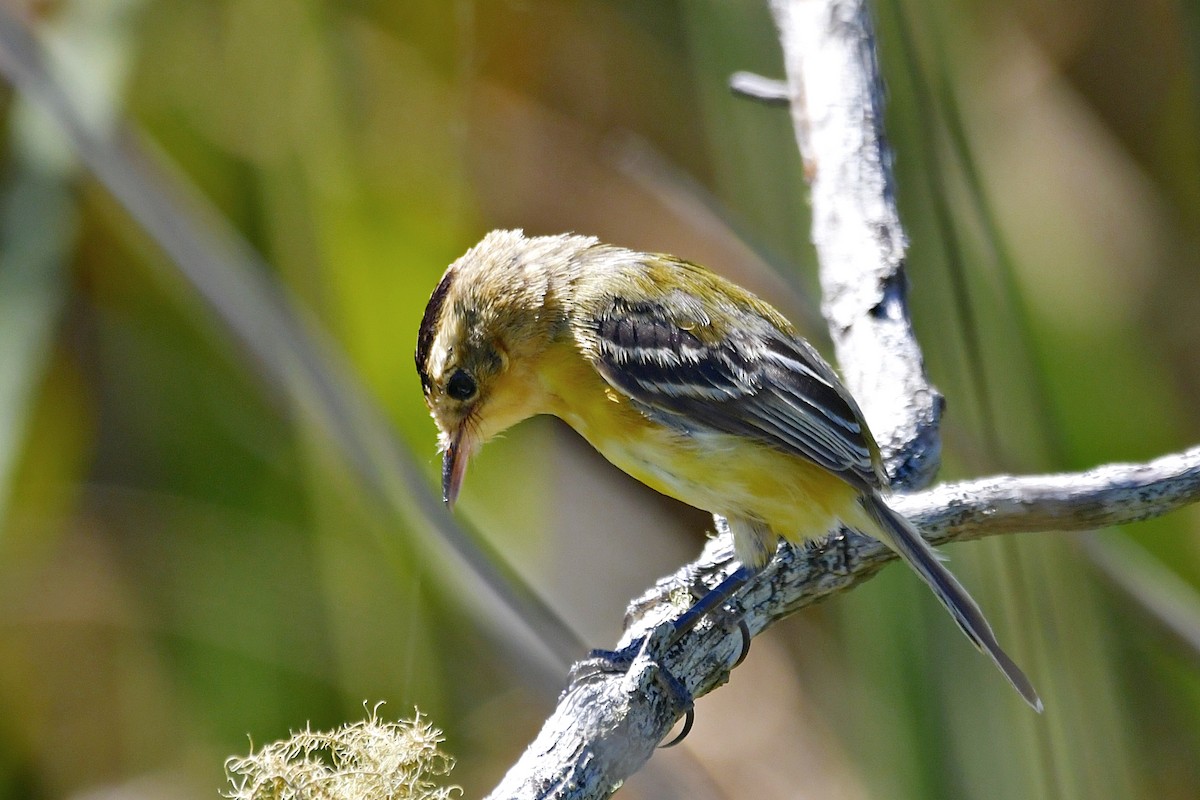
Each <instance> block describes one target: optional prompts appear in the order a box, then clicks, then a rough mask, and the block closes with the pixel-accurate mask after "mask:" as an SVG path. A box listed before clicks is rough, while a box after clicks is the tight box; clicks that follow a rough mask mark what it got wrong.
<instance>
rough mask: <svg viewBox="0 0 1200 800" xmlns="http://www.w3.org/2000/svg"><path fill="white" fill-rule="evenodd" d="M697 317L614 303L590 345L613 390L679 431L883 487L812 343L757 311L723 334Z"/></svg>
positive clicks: (847, 404) (848, 407)
mask: <svg viewBox="0 0 1200 800" xmlns="http://www.w3.org/2000/svg"><path fill="white" fill-rule="evenodd" d="M675 305H678V304H672V307H674V306H675ZM693 305H694V302H693ZM694 311H695V309H693V313H690V314H686V316H687V317H688V318H687V319H681V318H680V317H681V316H683V315H681V314H679V313H672V311H671V309H670V308H668V307H667V306H666V305H664V304H660V303H655V302H652V301H631V300H626V299H622V298H614V299H613V301H612V302H611V303H607V304H605V306H604V307H603V308H602V309H600V310H599V311H598V313H595V314H594V315H593V316H592V317H591V318H590V319H589V320H588V321H587V322H586V325H587V327H588V328H589V330H588V334H589V335H588V336H587V338H588V339H589V345H590V346H589V347H587V348H585V349H587V350H589V351H590V352H589V357H590V358H591V360H592V363H593V365H594V366H595V368H596V370H597V371H598V372H599V373H600V374H601V375H602V376H603V377H604V379H605V380H606V381H607V382H608V383H609V384H610V385H611V386H612V387H613V388H614V389H616V390H618V391H620V392H622V393H623V394H625V395H627V396H628V397H630V398H631V399H632V400H633V401H635V402H636V403H637V404H639V405H640V406H642V407H643V408H644V409H645V410H646V411H647V412H648V413H650V414H651V415H656V416H659V417H660V418H664V421H667V422H669V423H673V424H675V425H677V426H678V427H680V428H681V429H683V430H687V429H693V430H694V429H697V428H705V427H707V428H709V429H711V430H716V431H720V432H723V433H731V434H737V435H741V436H747V437H750V438H753V439H756V440H758V441H760V442H762V443H764V444H766V445H768V446H770V447H774V448H776V449H779V450H782V451H784V452H787V453H794V454H797V455H800V456H803V457H804V458H807V459H809V460H811V461H813V462H815V463H817V464H819V465H821V466H822V467H825V468H826V469H828V470H830V471H831V472H834V473H837V474H839V475H841V476H842V477H843V478H844V479H845V480H847V481H848V482H850V483H851V484H853V485H855V486H859V487H867V486H871V487H878V486H880V484H881V478H880V472H879V469H878V449H877V448H876V446H875V444H874V442H873V440H872V439H871V434H870V432H869V431H868V430H867V428H866V425H865V423H864V422H863V418H862V413H861V412H860V411H859V409H858V406H857V405H856V404H855V402H854V400H853V399H852V398H851V397H850V395H849V394H848V393H847V391H846V390H845V388H844V387H843V386H842V384H841V382H840V381H839V380H838V378H837V376H836V375H835V374H834V372H833V370H832V369H831V368H830V367H829V365H828V364H826V363H825V362H824V360H823V359H822V358H821V357H820V355H818V354H817V352H816V351H815V350H813V349H812V347H810V346H809V345H808V344H807V343H806V342H804V341H803V340H801V339H800V338H798V337H796V336H794V335H792V334H790V333H787V332H785V331H783V330H780V328H779V327H778V326H777V325H776V324H774V323H773V322H772V321H771V320H769V319H767V318H766V317H764V316H762V315H761V314H759V313H756V312H755V311H754V310H753V309H747V308H739V309H738V311H739V312H741V313H738V314H737V316H736V319H737V323H736V324H735V325H730V326H729V328H728V330H724V331H722V332H720V333H718V332H717V331H716V329H715V328H713V327H712V321H711V318H710V316H709V315H708V314H706V313H694Z"/></svg>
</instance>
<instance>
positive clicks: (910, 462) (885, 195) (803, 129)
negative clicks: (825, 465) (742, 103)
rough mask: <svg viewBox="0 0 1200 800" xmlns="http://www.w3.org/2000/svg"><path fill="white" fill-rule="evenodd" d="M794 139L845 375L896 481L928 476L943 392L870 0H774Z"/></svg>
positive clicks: (935, 460) (936, 454) (915, 484)
mask: <svg viewBox="0 0 1200 800" xmlns="http://www.w3.org/2000/svg"><path fill="white" fill-rule="evenodd" d="M771 11H772V13H773V14H774V16H775V22H776V24H777V25H778V27H779V34H780V42H781V43H782V45H783V55H784V66H785V68H786V70H787V77H788V85H789V87H790V90H791V99H792V118H793V121H794V123H795V129H796V140H797V142H798V144H799V146H800V154H801V156H802V157H803V158H804V164H805V171H806V173H807V175H808V177H809V180H810V182H811V184H812V217H813V223H812V225H813V231H812V235H813V244H814V245H815V246H816V248H817V255H818V258H819V262H820V275H821V288H822V291H823V293H824V302H823V305H822V309H823V311H824V313H825V318H826V320H827V321H828V323H829V332H830V335H831V336H832V337H833V343H834V347H835V349H836V351H837V357H838V364H839V366H840V367H841V371H842V377H843V378H844V379H845V381H846V384H847V386H849V387H850V390H851V393H852V394H853V395H854V396H855V397H856V398H857V399H858V401H859V403H860V404H861V405H862V408H863V413H864V414H865V415H866V417H867V422H868V423H869V424H870V426H871V430H872V431H873V432H874V433H875V437H876V439H877V440H878V441H879V445H880V449H881V450H882V451H883V455H884V461H885V463H886V465H887V468H888V474H889V475H890V476H891V478H892V482H893V484H894V485H896V486H902V487H905V488H919V487H922V486H926V485H928V484H929V483H930V481H932V480H933V476H934V474H936V472H937V469H938V465H939V463H940V460H941V439H940V435H939V422H940V419H941V412H942V396H941V394H940V393H939V392H938V391H937V389H935V388H934V387H933V386H932V385H930V383H929V380H928V379H927V378H926V376H925V369H924V364H923V361H922V358H921V349H920V347H919V346H918V345H917V340H916V336H915V334H914V332H913V329H912V324H911V322H910V320H909V317H908V309H907V306H906V293H907V279H906V277H905V274H904V251H905V249H906V247H907V241H906V239H905V236H904V230H903V228H902V227H901V225H900V214H899V212H898V211H897V209H896V201H895V191H894V188H893V180H892V155H891V150H890V149H889V148H888V145H887V141H886V139H885V137H884V133H883V87H882V82H881V80H880V78H879V68H878V64H877V63H876V60H875V33H874V30H873V29H872V25H871V18H870V13H869V10H868V8H867V5H866V2H865V0H772V2H771Z"/></svg>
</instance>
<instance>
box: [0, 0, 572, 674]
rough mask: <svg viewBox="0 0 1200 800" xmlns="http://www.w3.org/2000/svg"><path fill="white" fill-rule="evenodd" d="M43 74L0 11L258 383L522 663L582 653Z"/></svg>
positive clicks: (263, 278)
mask: <svg viewBox="0 0 1200 800" xmlns="http://www.w3.org/2000/svg"><path fill="white" fill-rule="evenodd" d="M45 64H46V61H45V54H44V52H43V50H42V48H41V47H40V46H39V44H38V43H37V42H36V41H35V40H34V39H33V38H32V37H31V35H30V34H29V32H28V31H27V30H26V28H25V27H24V25H22V24H21V22H20V21H18V20H17V19H16V18H15V17H14V16H13V13H12V12H11V11H10V10H9V9H7V8H4V7H3V6H0V71H2V72H3V73H4V75H5V77H6V78H7V79H8V80H9V81H10V82H11V83H12V84H13V85H14V86H15V87H16V89H17V90H18V92H19V93H20V94H21V95H22V96H23V97H25V98H28V99H29V100H30V101H31V102H34V103H37V104H38V105H39V106H40V107H41V108H42V109H43V110H44V111H46V112H47V113H48V114H49V115H50V116H51V117H52V118H53V119H54V120H55V121H56V122H57V123H58V125H59V126H60V127H61V129H62V130H63V131H64V132H65V133H66V135H67V137H68V139H69V140H70V142H71V144H72V145H73V147H74V149H75V152H76V153H77V154H78V156H79V158H80V159H81V160H82V162H83V163H84V164H85V165H86V167H87V168H88V169H89V170H90V171H91V172H92V173H93V174H94V175H95V176H96V178H97V179H98V180H99V181H100V182H101V183H102V184H103V185H104V186H105V188H106V189H107V190H108V191H109V192H110V193H111V194H112V196H113V197H114V198H116V199H117V201H118V202H120V203H121V205H123V206H124V208H125V209H126V211H127V212H128V213H129V214H130V216H131V217H133V219H134V220H136V221H137V223H138V224H139V225H140V226H141V227H142V228H143V229H144V230H145V231H146V233H147V234H148V235H150V236H151V237H152V238H153V239H154V241H155V242H156V243H157V244H158V245H159V246H160V247H161V248H162V249H163V250H164V251H165V252H166V254H167V255H168V256H169V257H170V261H171V266H173V267H174V269H175V271H176V273H177V275H178V276H179V277H182V278H183V279H184V281H185V282H186V283H187V284H188V285H189V286H190V287H191V288H192V289H193V290H194V291H195V293H196V294H197V295H199V296H200V297H201V298H202V299H203V300H204V301H205V302H206V303H207V304H208V306H209V308H211V310H212V311H213V313H214V314H215V315H216V316H217V317H218V318H219V319H220V320H221V322H222V323H223V324H224V326H225V327H226V329H227V330H228V331H229V332H230V333H231V334H232V335H233V337H234V338H235V339H236V340H237V341H238V343H239V344H240V345H241V347H242V348H243V349H244V351H245V352H246V353H247V354H248V355H250V356H251V357H252V359H253V361H254V362H255V364H256V365H257V366H258V368H259V371H260V374H261V375H262V376H263V377H264V378H266V379H267V380H268V382H269V383H270V384H271V385H272V386H273V387H274V388H275V389H276V390H278V391H280V392H282V393H283V394H284V396H286V397H287V398H289V400H291V401H292V403H293V404H294V406H295V407H296V408H297V409H298V410H299V411H300V416H301V418H302V419H303V420H304V421H306V422H308V423H310V424H312V425H314V426H315V427H316V428H317V429H319V430H320V431H321V432H322V433H323V434H324V435H325V436H326V437H327V438H328V440H329V441H330V442H332V443H333V444H334V446H335V447H336V448H337V449H338V450H340V452H341V453H342V455H343V457H344V458H345V459H346V461H347V462H348V463H349V464H350V465H351V467H352V468H353V469H354V470H355V471H356V472H357V473H358V475H359V478H360V479H361V481H362V482H363V484H364V485H365V486H366V487H368V488H369V489H370V490H371V492H372V494H373V495H374V496H375V497H376V498H378V499H379V500H380V501H381V503H382V505H383V507H384V508H385V509H386V510H387V511H388V512H390V513H391V514H393V515H395V516H396V517H397V518H398V519H400V520H403V521H404V522H406V523H407V525H408V526H409V527H411V528H412V529H413V530H416V531H421V532H432V533H433V534H434V535H433V536H430V537H421V536H418V537H416V538H417V540H418V541H423V542H426V543H427V546H426V547H425V548H424V549H425V552H426V555H428V556H429V557H430V560H431V561H432V562H433V563H435V564H436V565H437V568H438V569H439V570H440V571H441V573H442V574H443V575H445V576H446V577H447V578H448V580H450V581H453V582H454V583H455V584H457V585H458V586H459V587H460V590H461V593H462V594H464V595H466V596H468V597H470V598H471V599H472V600H473V601H474V603H473V606H474V608H475V610H476V611H477V612H479V613H480V614H481V615H483V616H485V617H487V618H489V620H490V621H491V622H492V623H494V624H498V625H499V629H500V630H504V631H506V633H507V634H508V635H507V637H506V639H507V641H508V642H509V644H510V646H514V647H515V648H516V651H517V653H518V654H519V655H521V656H523V657H524V658H529V657H530V656H531V655H532V652H531V649H530V648H529V647H528V646H527V645H529V644H531V643H535V642H536V643H538V644H540V645H541V646H542V648H544V649H542V650H539V653H540V655H541V656H543V658H541V659H540V660H539V662H538V663H540V664H542V665H543V666H546V667H547V668H553V669H557V668H559V667H561V665H562V664H565V663H569V661H570V660H571V659H573V658H575V657H577V656H579V655H580V654H582V652H583V645H582V644H581V643H580V642H579V639H578V637H576V636H575V634H574V633H573V632H572V631H571V630H570V628H569V627H568V626H567V625H566V624H565V623H564V622H563V621H562V620H561V619H560V618H559V617H558V616H557V615H556V614H555V613H554V612H553V610H552V609H550V608H549V607H548V606H547V605H546V604H545V603H543V602H542V601H541V600H540V599H539V598H538V597H537V595H536V594H535V593H534V592H533V591H532V590H531V589H530V588H529V587H528V586H527V585H526V584H525V583H524V582H523V581H522V580H521V579H520V578H519V577H518V576H517V575H516V574H515V573H514V572H513V571H512V570H511V569H510V568H509V567H508V566H507V565H506V563H505V561H504V560H503V559H502V557H501V556H500V555H499V554H498V553H497V552H495V550H494V549H492V548H491V547H489V546H488V545H487V544H486V542H484V541H483V540H482V539H481V538H480V537H479V536H477V535H474V534H472V533H469V532H468V531H467V530H466V529H465V528H464V527H462V526H460V525H458V524H457V523H456V522H455V521H454V520H453V518H451V517H450V515H449V513H448V512H447V511H445V509H444V508H443V507H442V505H441V503H440V502H439V501H438V499H437V498H436V497H435V496H434V494H433V493H432V492H431V491H430V487H429V485H428V483H427V482H426V480H425V479H424V477H423V475H422V473H421V470H420V469H419V468H418V466H417V465H416V463H415V462H414V461H413V459H411V458H410V457H409V455H408V453H407V451H405V450H404V448H403V447H401V446H400V445H399V443H398V442H397V441H396V439H395V436H394V433H393V431H392V429H391V428H390V426H389V425H388V423H387V421H386V418H385V417H384V415H383V413H382V412H381V411H380V409H378V408H377V407H376V406H375V405H374V404H373V403H372V402H371V400H370V399H369V398H368V396H367V394H366V392H365V390H364V389H363V388H362V387H361V386H360V384H359V383H358V381H357V380H356V379H355V378H354V377H353V374H352V372H351V370H350V368H349V366H348V365H347V364H346V363H345V359H344V357H343V356H342V355H341V354H340V353H339V352H338V350H337V348H336V346H335V345H334V344H333V343H332V342H330V341H328V340H327V339H326V338H325V337H324V336H323V335H322V334H321V331H320V330H319V328H318V326H317V325H316V324H314V323H313V322H312V321H311V320H309V319H308V318H307V317H306V316H305V314H304V313H303V311H302V310H301V309H299V308H298V307H296V306H295V305H294V304H293V303H291V302H289V300H288V299H287V298H286V297H285V296H284V295H283V293H282V292H281V291H280V289H279V287H278V285H277V284H275V283H274V282H273V281H272V280H271V279H270V278H269V277H268V275H269V270H268V269H267V267H266V265H265V264H263V263H262V261H261V259H260V258H259V257H258V255H257V254H256V253H254V252H253V251H252V250H251V249H250V248H249V247H248V246H247V245H246V244H245V243H244V242H243V241H242V240H240V239H239V238H238V237H237V235H236V234H235V233H234V232H233V231H231V230H230V228H229V226H228V225H227V224H226V223H225V222H224V221H223V220H222V219H221V218H220V217H219V215H217V214H216V213H214V212H212V211H211V210H207V209H208V206H207V204H205V203H204V201H203V200H201V199H200V198H199V197H198V196H197V195H196V194H195V193H194V192H189V191H188V190H187V188H186V185H185V184H184V182H183V181H181V180H179V179H174V180H172V179H170V178H168V176H167V175H166V174H164V173H163V171H162V170H160V169H156V168H155V167H154V166H152V163H151V159H150V158H149V157H148V153H147V150H146V148H145V147H143V146H141V145H140V143H139V142H138V141H137V139H136V138H135V137H134V136H131V135H130V134H129V132H128V131H125V130H123V129H122V128H121V127H120V126H119V125H118V124H115V123H114V124H113V125H112V127H111V130H112V131H113V133H112V134H111V135H108V134H106V133H105V131H104V130H97V128H96V126H93V125H90V124H89V122H90V119H91V118H90V117H87V116H85V115H84V114H82V113H80V109H79V108H77V107H76V104H75V103H74V102H73V101H72V99H71V98H70V97H69V96H68V94H67V93H66V92H65V91H64V89H63V87H62V86H61V85H60V84H59V83H58V82H57V81H56V80H55V79H54V77H53V76H52V75H51V73H50V72H49V71H48V70H47V69H46V66H45ZM470 576H474V577H475V578H477V579H478V580H474V581H473V580H470ZM497 600H499V602H497ZM505 609H507V610H508V612H510V613H505V612H504V610H505ZM513 614H515V616H516V618H517V619H516V620H514V619H513ZM518 620H519V622H518ZM530 633H532V634H533V636H532V637H530V636H529V635H528V634H530ZM547 651H548V653H547ZM547 655H552V656H553V658H551V659H549V660H548V659H546V658H545V656H547ZM556 677H557V676H556Z"/></svg>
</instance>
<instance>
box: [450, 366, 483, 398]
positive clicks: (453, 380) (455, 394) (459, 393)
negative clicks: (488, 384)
mask: <svg viewBox="0 0 1200 800" xmlns="http://www.w3.org/2000/svg"><path fill="white" fill-rule="evenodd" d="M476 391H477V387H476V386H475V379H474V378H472V377H471V376H470V375H468V374H467V373H466V371H465V370H461V369H456V370H454V374H453V375H451V376H450V380H448V381H446V394H448V395H450V397H452V398H453V399H455V400H459V401H462V400H470V399H471V398H472V397H474V396H475V392H476Z"/></svg>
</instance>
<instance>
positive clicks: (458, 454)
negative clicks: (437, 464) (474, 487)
mask: <svg viewBox="0 0 1200 800" xmlns="http://www.w3.org/2000/svg"><path fill="white" fill-rule="evenodd" d="M470 460H471V445H470V442H469V441H467V434H466V428H465V426H463V427H460V428H459V429H458V430H456V431H455V432H454V434H453V435H452V436H451V437H450V445H449V446H448V447H447V448H446V452H445V453H443V454H442V502H444V503H445V504H446V506H447V507H448V508H451V509H453V508H454V501H455V500H457V499H458V490H459V489H460V488H462V480H463V476H464V475H466V474H467V462H468V461H470Z"/></svg>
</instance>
